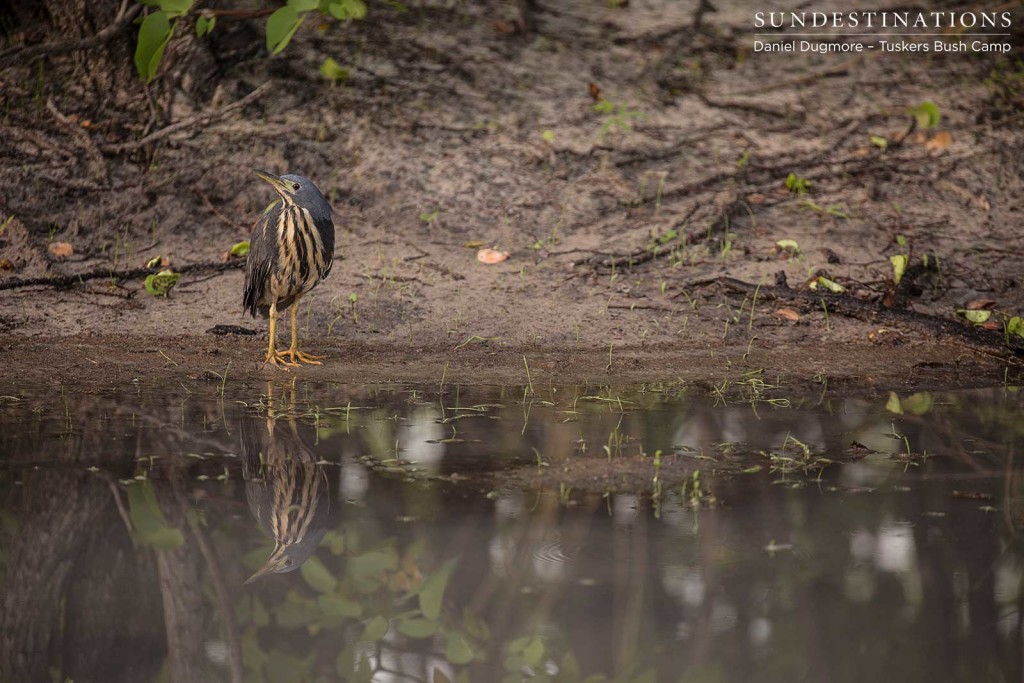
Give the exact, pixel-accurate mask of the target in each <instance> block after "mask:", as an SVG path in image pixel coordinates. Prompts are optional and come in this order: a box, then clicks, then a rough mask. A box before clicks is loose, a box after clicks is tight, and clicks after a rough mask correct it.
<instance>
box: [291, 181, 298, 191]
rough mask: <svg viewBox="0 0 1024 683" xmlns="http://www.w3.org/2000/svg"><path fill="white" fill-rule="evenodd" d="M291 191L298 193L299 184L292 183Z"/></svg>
mask: <svg viewBox="0 0 1024 683" xmlns="http://www.w3.org/2000/svg"><path fill="white" fill-rule="evenodd" d="M292 189H293V190H294V191H296V192H298V191H299V184H298V183H292Z"/></svg>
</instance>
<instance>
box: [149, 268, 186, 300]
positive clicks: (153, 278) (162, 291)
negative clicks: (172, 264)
mask: <svg viewBox="0 0 1024 683" xmlns="http://www.w3.org/2000/svg"><path fill="white" fill-rule="evenodd" d="M180 280H181V273H175V272H174V271H172V270H170V269H165V270H161V271H160V272H159V273H154V274H153V275H149V276H147V277H146V281H145V282H144V283H143V284H144V286H145V287H146V291H147V292H149V293H150V294H152V295H153V296H167V293H168V292H170V291H171V290H172V289H174V286H175V285H176V284H178V282H179V281H180Z"/></svg>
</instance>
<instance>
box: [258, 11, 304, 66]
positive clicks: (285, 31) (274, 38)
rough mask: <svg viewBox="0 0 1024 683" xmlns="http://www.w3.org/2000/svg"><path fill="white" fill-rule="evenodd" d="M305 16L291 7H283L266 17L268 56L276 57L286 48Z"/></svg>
mask: <svg viewBox="0 0 1024 683" xmlns="http://www.w3.org/2000/svg"><path fill="white" fill-rule="evenodd" d="M305 16H306V15H305V14H302V15H300V14H299V13H298V11H297V10H296V9H295V8H294V7H292V6H291V5H285V6H284V7H282V8H281V9H279V10H277V11H276V12H274V13H273V14H271V15H270V16H269V17H267V49H268V50H270V54H272V55H276V54H278V53H280V52H281V50H283V49H285V48H286V47H288V43H289V42H291V39H292V36H294V35H295V32H296V31H298V30H299V26H301V25H302V20H303V19H304V18H305Z"/></svg>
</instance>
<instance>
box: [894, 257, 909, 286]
mask: <svg viewBox="0 0 1024 683" xmlns="http://www.w3.org/2000/svg"><path fill="white" fill-rule="evenodd" d="M908 260H909V259H907V257H906V256H905V255H904V254H896V255H895V256H890V257H889V262H890V263H892V281H893V282H894V283H895V284H897V285H898V284H899V283H900V280H902V279H903V273H905V272H906V271H907V261H908Z"/></svg>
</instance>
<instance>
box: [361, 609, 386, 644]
mask: <svg viewBox="0 0 1024 683" xmlns="http://www.w3.org/2000/svg"><path fill="white" fill-rule="evenodd" d="M387 632H388V620H387V619H385V618H384V617H382V616H380V615H379V614H378V615H377V616H375V617H374V618H373V619H370V621H369V622H367V624H366V629H364V630H363V638H362V639H363V640H368V641H370V642H371V643H375V642H377V641H378V640H380V639H381V638H383V637H384V636H385V634H387Z"/></svg>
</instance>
